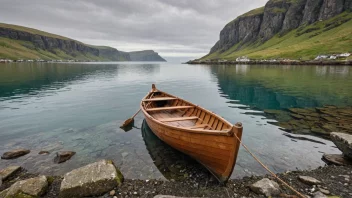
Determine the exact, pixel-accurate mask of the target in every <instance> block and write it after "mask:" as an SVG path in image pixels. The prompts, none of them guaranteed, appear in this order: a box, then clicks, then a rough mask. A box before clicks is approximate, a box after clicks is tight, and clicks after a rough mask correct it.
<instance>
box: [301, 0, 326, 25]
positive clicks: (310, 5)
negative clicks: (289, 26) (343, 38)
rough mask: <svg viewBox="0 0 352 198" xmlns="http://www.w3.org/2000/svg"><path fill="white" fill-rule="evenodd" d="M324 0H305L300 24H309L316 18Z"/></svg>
mask: <svg viewBox="0 0 352 198" xmlns="http://www.w3.org/2000/svg"><path fill="white" fill-rule="evenodd" d="M323 1H324V0H307V3H306V6H305V7H304V15H303V19H302V22H301V24H311V23H314V22H315V21H317V20H318V18H319V14H320V8H321V6H322V4H323Z"/></svg>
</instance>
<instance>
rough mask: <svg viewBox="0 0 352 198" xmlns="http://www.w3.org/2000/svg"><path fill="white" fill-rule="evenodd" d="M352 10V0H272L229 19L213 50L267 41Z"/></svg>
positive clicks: (212, 51) (222, 50)
mask: <svg viewBox="0 0 352 198" xmlns="http://www.w3.org/2000/svg"><path fill="white" fill-rule="evenodd" d="M349 10H350V11H352V0H270V1H268V2H267V4H266V5H265V7H264V8H261V9H256V10H252V11H250V12H248V13H246V14H244V15H241V16H239V17H238V18H236V19H235V20H233V21H232V22H230V23H228V24H227V25H226V26H225V27H224V28H223V29H222V30H221V32H220V39H219V41H218V42H216V44H215V45H214V46H213V47H212V48H211V50H210V53H214V52H219V53H223V52H225V51H227V50H228V49H230V48H232V47H233V46H235V45H237V47H236V49H231V50H234V51H236V50H239V49H241V46H243V45H244V44H248V43H251V42H255V41H259V42H265V41H267V40H269V39H271V38H272V37H273V36H274V35H276V34H278V33H280V34H279V35H282V34H284V33H286V32H289V31H291V30H293V29H296V28H298V27H299V26H300V25H306V24H311V23H314V22H316V21H318V20H326V19H329V18H331V17H334V16H336V15H338V14H340V13H342V12H344V11H349Z"/></svg>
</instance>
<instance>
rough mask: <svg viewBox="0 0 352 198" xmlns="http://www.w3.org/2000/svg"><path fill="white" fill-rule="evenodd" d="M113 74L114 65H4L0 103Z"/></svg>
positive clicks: (115, 68) (2, 67) (0, 71)
mask: <svg viewBox="0 0 352 198" xmlns="http://www.w3.org/2000/svg"><path fill="white" fill-rule="evenodd" d="M117 70H118V68H117V67H116V65H82V64H70V65H68V64H38V63H33V64H6V65H4V66H1V67H0V101H1V100H8V99H14V98H18V97H19V98H22V97H25V96H26V95H27V96H34V95H39V94H43V91H50V92H56V91H57V90H59V89H61V88H63V87H65V86H67V85H68V84H69V83H71V82H72V81H79V80H84V79H86V78H89V77H91V76H99V75H100V76H105V77H106V78H109V75H110V77H112V76H114V75H116V73H117ZM43 95H45V94H43Z"/></svg>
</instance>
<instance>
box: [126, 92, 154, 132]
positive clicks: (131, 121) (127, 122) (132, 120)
mask: <svg viewBox="0 0 352 198" xmlns="http://www.w3.org/2000/svg"><path fill="white" fill-rule="evenodd" d="M153 96H154V92H153V93H152V95H151V96H150V97H149V98H152V97H153ZM150 104H151V102H149V103H148V104H147V106H146V108H148V106H149V105H150ZM141 110H142V109H141V108H139V110H138V111H137V112H136V113H135V114H134V115H133V116H132V117H131V118H128V119H127V120H125V122H123V124H122V125H121V126H120V128H127V127H128V126H129V125H131V124H133V123H134V117H136V115H138V113H139V112H140V111H141Z"/></svg>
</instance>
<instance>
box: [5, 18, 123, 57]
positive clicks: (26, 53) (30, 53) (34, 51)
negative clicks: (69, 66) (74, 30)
mask: <svg viewBox="0 0 352 198" xmlns="http://www.w3.org/2000/svg"><path fill="white" fill-rule="evenodd" d="M0 28H8V29H13V30H17V31H22V32H28V33H31V34H36V35H41V36H46V37H51V38H57V39H62V40H71V41H74V42H77V43H80V44H83V45H86V46H89V47H92V48H96V49H109V48H110V49H114V48H111V47H107V46H94V45H87V44H84V43H82V42H79V41H76V40H73V39H70V38H67V37H63V36H59V35H56V34H51V33H48V32H43V31H40V30H36V29H33V28H27V27H23V26H17V25H11V24H5V23H0ZM0 58H8V59H12V60H16V59H43V60H68V59H75V60H96V61H108V59H106V58H103V57H100V56H95V55H93V54H90V53H82V52H78V51H76V52H65V51H63V50H60V49H58V48H57V49H54V50H53V51H46V50H42V49H40V48H36V47H35V46H34V45H33V43H31V42H29V41H28V42H27V41H21V40H14V39H9V38H5V37H0ZM121 59H124V58H122V57H121Z"/></svg>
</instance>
